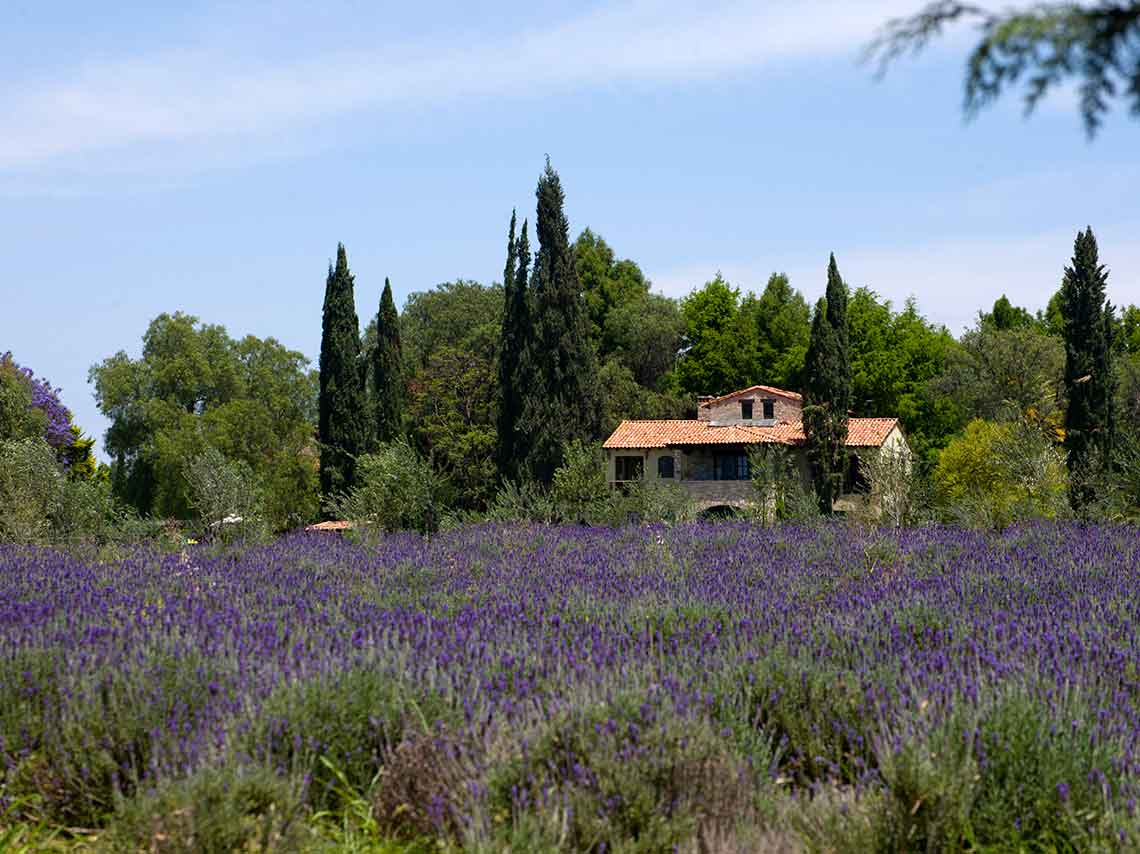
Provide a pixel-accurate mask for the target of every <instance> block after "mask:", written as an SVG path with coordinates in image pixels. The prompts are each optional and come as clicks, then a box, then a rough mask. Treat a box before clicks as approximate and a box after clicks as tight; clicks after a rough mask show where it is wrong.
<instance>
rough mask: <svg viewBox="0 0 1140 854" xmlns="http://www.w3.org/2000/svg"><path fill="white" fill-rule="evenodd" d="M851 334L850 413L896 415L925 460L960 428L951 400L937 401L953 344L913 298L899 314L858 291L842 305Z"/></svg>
mask: <svg viewBox="0 0 1140 854" xmlns="http://www.w3.org/2000/svg"><path fill="white" fill-rule="evenodd" d="M847 315H848V323H849V325H850V329H851V356H850V360H851V382H852V409H854V410H855V411H856V412H858V414H860V415H865V416H897V417H898V418H899V420H900V421H901V422H902V426H903V430H904V431H905V432H906V434H907V441H908V442H909V444H910V446H911V450H912V451H913V452H914V454H915V455H916V456H917V457H918V458H920V459H924V458H927V457H928V456H929V453H930V451H931V449H933V448H939V447H942V446H943V445H944V444H945V443H946V442H947V441H948V440H949V438H950V436H951V435H952V434H953V433H955V432H956V431H957V430H958V429H959V428H960V427H961V424H962V418H961V416H960V415H959V410H958V407H957V405H956V404H955V400H954V398H952V397H948V396H939V395H938V394H936V393H935V391H934V389H933V388H932V385H931V384H932V382H935V381H937V378H938V377H939V376H941V375H942V373H943V371H944V370H945V368H946V364H947V362H948V360H949V359H950V357H951V354H952V353H953V352H954V350H955V348H956V345H955V342H954V338H953V336H951V334H950V333H949V331H947V330H946V328H945V327H942V326H938V325H936V324H932V323H930V322H928V321H927V320H926V319H925V318H924V317H923V316H922V314H921V313H920V312H919V310H918V306H917V304H916V303H915V301H914V300H913V299H909V300H907V302H906V303H905V305H904V306H903V308H902V310H901V311H895V310H894V308H893V306H892V305H891V302H890V300H883V299H881V298H880V297H879V295H878V294H876V293H875V292H874V291H872V290H870V289H869V288H857V289H856V290H855V292H854V293H853V294H852V295H851V299H850V300H849V302H848V306H847Z"/></svg>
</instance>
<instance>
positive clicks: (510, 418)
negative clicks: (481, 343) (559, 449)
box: [496, 211, 530, 480]
mask: <svg viewBox="0 0 1140 854" xmlns="http://www.w3.org/2000/svg"><path fill="white" fill-rule="evenodd" d="M516 221H517V219H516V215H515V212H514V211H511V227H510V232H509V234H508V237H507V261H506V265H505V267H504V268H503V300H504V305H503V324H502V331H501V333H500V336H499V366H498V381H499V389H498V404H499V412H498V424H497V427H498V432H497V445H496V459H497V461H498V466H499V474H500V475H501V476H502V477H503V478H504V479H508V480H510V479H515V478H517V477H518V474H519V466H520V462H521V461H522V460H523V459H524V458H525V455H526V454H525V449H524V446H523V444H522V441H521V436H520V434H519V430H518V428H519V419H520V418H521V416H522V400H523V390H524V387H525V384H526V383H527V381H528V380H529V377H530V371H529V369H528V367H527V357H528V353H529V350H530V346H529V338H530V292H529V289H528V285H529V283H528V281H527V277H528V275H529V272H530V243H529V241H528V240H527V223H526V221H525V220H524V221H523V226H522V233H521V234H520V235H519V236H518V239H517V240H516V238H515V224H516Z"/></svg>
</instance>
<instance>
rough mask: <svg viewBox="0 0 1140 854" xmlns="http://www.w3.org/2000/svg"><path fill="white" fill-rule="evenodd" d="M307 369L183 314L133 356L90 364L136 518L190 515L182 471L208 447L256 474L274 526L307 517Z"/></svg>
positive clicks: (156, 324)
mask: <svg viewBox="0 0 1140 854" xmlns="http://www.w3.org/2000/svg"><path fill="white" fill-rule="evenodd" d="M308 364H309V363H308V360H307V359H306V358H305V357H304V356H302V355H301V354H300V353H298V352H296V351H293V350H289V349H287V348H285V347H284V346H282V345H281V344H280V343H279V342H278V341H276V340H275V339H273V338H265V339H261V338H256V337H254V336H252V335H247V336H246V337H244V338H241V339H238V340H235V339H233V338H231V337H230V336H229V335H228V334H227V333H226V330H225V328H224V327H222V326H219V325H213V324H203V323H200V322H199V321H198V318H196V317H193V316H191V315H188V314H182V313H181V312H176V313H175V314H161V315H159V316H158V317H156V318H155V319H154V320H153V321H151V323H150V325H149V326H148V327H147V330H146V332H145V333H144V335H143V347H142V355H141V356H140V357H139V358H137V359H136V358H132V357H130V356H129V355H127V353H126V352H124V351H119V352H118V353H116V354H115V355H113V356H110V357H109V358H107V359H104V360H103V361H102V362H101V363H99V364H97V365H95V366H93V367H92V368H91V373H90V377H91V382H92V383H93V384H94V386H95V399H96V402H97V403H98V404H99V408H100V410H101V411H102V413H103V414H104V415H105V416H106V417H107V418H108V419H110V421H111V425H110V427H108V429H107V433H106V436H105V440H104V445H105V447H106V449H107V451H108V453H109V454H110V455H111V456H112V460H113V462H112V465H111V482H112V487H113V489H114V491H115V494H116V495H117V496H118V497H119V498H120V499H122V500H123V501H125V502H126V503H127V504H129V505H131V506H133V507H135V508H136V509H137V510H138V511H139V512H141V513H144V514H150V513H154V514H158V515H163V516H174V517H177V518H188V517H189V515H190V510H191V507H190V503H189V494H188V485H187V482H186V479H185V476H184V473H185V467H186V465H187V463H188V462H189V461H190V459H191V458H193V457H195V456H196V455H198V454H200V453H201V452H203V451H204V450H205V449H206V448H207V447H214V448H216V449H218V450H219V451H221V452H222V453H223V454H224V455H225V456H226V457H227V458H229V459H231V460H236V461H241V462H243V463H245V464H246V465H248V466H249V467H250V469H251V470H252V471H253V472H254V475H255V477H256V478H257V479H258V486H259V488H260V489H261V490H262V491H263V493H264V495H265V499H266V504H267V508H268V510H267V512H268V513H269V515H270V517H271V521H272V522H273V524H275V525H276V526H277V527H288V526H290V525H295V524H299V523H301V522H306V521H310V520H311V519H312V518H313V517H314V516H315V515H316V511H317V506H316V475H317V466H316V458H317V451H316V447H315V444H314V441H313V435H314V429H315V426H316V425H315V423H314V421H315V418H314V416H315V409H316V397H317V387H316V377H315V374H314V373H313V372H310V371H309V370H308Z"/></svg>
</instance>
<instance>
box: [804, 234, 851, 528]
mask: <svg viewBox="0 0 1140 854" xmlns="http://www.w3.org/2000/svg"><path fill="white" fill-rule="evenodd" d="M849 353H850V331H849V329H848V324H847V286H846V285H845V284H844V283H843V279H842V278H841V277H840V275H839V266H838V265H837V264H836V263H835V256H834V255H832V256H831V259H830V261H829V262H828V267H827V296H826V297H825V298H824V299H821V300H820V301H819V302H818V303H817V304H816V308H815V316H814V317H813V318H812V327H811V338H810V341H809V343H808V351H807V357H806V360H805V364H804V374H805V385H804V408H803V424H804V433H805V435H806V437H807V446H806V447H807V456H808V461H809V462H810V463H811V467H812V481H813V484H814V486H815V494H816V498H817V500H818V501H819V508H820V511H821V512H823V513H831V510H832V506H833V504H834V502H835V499H836V498H838V497H839V492H840V487H841V485H842V479H843V474H844V471H845V469H846V464H847V448H846V442H847V411H848V409H849V408H850V404H851V360H850V356H849Z"/></svg>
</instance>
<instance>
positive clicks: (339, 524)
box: [305, 521, 352, 531]
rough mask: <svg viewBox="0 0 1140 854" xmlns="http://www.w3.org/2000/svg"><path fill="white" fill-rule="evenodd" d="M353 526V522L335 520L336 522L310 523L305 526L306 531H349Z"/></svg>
mask: <svg viewBox="0 0 1140 854" xmlns="http://www.w3.org/2000/svg"><path fill="white" fill-rule="evenodd" d="M351 527H352V523H351V522H345V521H334V522H317V524H315V525H309V526H308V527H307V528H305V530H306V531H347V530H348V529H349V528H351Z"/></svg>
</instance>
